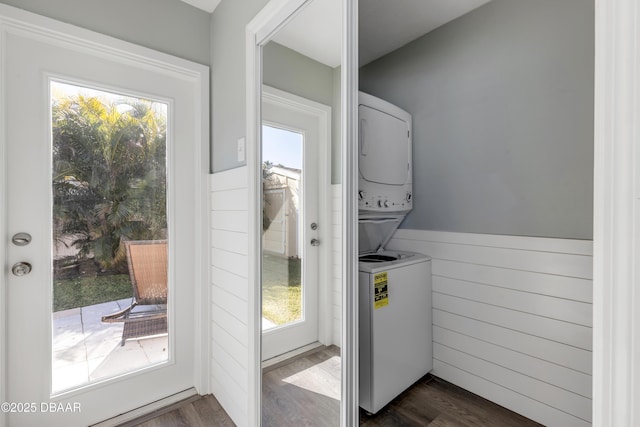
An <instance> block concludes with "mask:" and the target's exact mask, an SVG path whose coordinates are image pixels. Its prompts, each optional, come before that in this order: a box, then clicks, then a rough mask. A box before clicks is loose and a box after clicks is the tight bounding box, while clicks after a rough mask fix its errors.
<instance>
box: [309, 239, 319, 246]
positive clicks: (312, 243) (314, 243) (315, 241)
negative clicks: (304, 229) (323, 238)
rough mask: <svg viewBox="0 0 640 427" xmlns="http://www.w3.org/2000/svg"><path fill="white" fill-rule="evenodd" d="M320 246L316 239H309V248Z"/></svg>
mask: <svg viewBox="0 0 640 427" xmlns="http://www.w3.org/2000/svg"><path fill="white" fill-rule="evenodd" d="M319 244H320V240H318V239H311V246H318V245H319Z"/></svg>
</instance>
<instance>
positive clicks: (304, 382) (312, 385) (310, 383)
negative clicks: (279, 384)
mask: <svg viewBox="0 0 640 427" xmlns="http://www.w3.org/2000/svg"><path fill="white" fill-rule="evenodd" d="M327 372H338V373H340V356H333V357H330V358H329V359H327V360H325V361H323V362H320V363H318V364H316V365H313V366H310V367H308V368H307V369H303V370H301V371H299V372H296V373H295V374H293V375H291V376H289V377H287V378H283V379H282V381H283V382H285V383H287V384H291V385H294V386H296V387H300V388H303V389H305V390H308V391H311V392H313V393H317V394H321V395H323V396H327V397H330V398H332V399H336V400H340V389H341V385H340V376H332V375H327Z"/></svg>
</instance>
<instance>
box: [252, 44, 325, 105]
mask: <svg viewBox="0 0 640 427" xmlns="http://www.w3.org/2000/svg"><path fill="white" fill-rule="evenodd" d="M262 55H263V59H262V80H263V82H264V83H265V84H267V85H269V86H272V87H275V88H277V89H280V90H284V91H286V92H289V93H292V94H294V95H298V96H301V97H303V98H307V99H310V100H312V101H316V102H319V103H321V104H324V105H328V106H330V107H332V106H333V69H332V68H331V67H328V66H326V65H324V64H321V63H319V62H317V61H314V60H313V59H311V58H308V57H306V56H304V55H301V54H299V53H298V52H296V51H294V50H291V49H289V48H287V47H285V46H282V45H280V44H278V43H275V42H269V43H267V45H266V46H265V47H264V49H263V50H262Z"/></svg>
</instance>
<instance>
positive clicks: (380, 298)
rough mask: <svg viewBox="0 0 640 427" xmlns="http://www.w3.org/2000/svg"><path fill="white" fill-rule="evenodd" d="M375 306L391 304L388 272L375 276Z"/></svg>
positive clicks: (376, 307) (380, 306)
mask: <svg viewBox="0 0 640 427" xmlns="http://www.w3.org/2000/svg"><path fill="white" fill-rule="evenodd" d="M373 290H374V295H373V307H374V308H375V309H376V310H377V309H379V308H382V307H385V306H387V305H389V286H388V284H387V272H384V273H378V274H376V275H375V276H373Z"/></svg>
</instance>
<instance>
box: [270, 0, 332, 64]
mask: <svg viewBox="0 0 640 427" xmlns="http://www.w3.org/2000/svg"><path fill="white" fill-rule="evenodd" d="M341 17H342V0H313V1H311V2H310V3H308V5H307V6H306V7H304V8H303V9H302V10H301V11H300V12H299V13H298V15H296V16H295V17H294V18H293V19H292V20H291V21H290V22H288V23H287V24H286V25H285V26H284V27H282V28H281V29H280V30H278V32H277V34H276V35H275V36H274V37H273V41H275V42H276V43H280V44H281V45H283V46H286V47H288V48H289V49H293V50H295V51H296V52H299V53H301V54H303V55H305V56H308V57H309V58H311V59H314V60H316V61H318V62H320V63H322V64H325V65H328V66H329V67H331V68H335V67H337V66H338V65H340V62H341V59H340V58H341V52H342V19H341Z"/></svg>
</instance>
